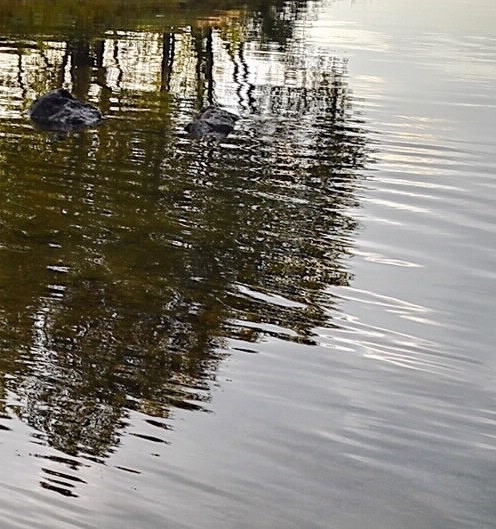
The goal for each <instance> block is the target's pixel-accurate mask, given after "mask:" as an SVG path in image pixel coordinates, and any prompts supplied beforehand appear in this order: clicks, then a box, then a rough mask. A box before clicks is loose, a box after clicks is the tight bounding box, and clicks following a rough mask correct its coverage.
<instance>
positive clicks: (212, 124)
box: [184, 106, 239, 139]
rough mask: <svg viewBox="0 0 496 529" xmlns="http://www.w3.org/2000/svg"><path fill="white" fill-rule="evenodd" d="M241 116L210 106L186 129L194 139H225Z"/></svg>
mask: <svg viewBox="0 0 496 529" xmlns="http://www.w3.org/2000/svg"><path fill="white" fill-rule="evenodd" d="M238 119H239V116H237V115H236V114H232V113H231V112H228V111H227V110H224V109H222V108H220V107H218V106H209V107H207V108H205V109H204V110H202V111H201V112H200V113H199V114H198V115H197V116H195V118H194V119H193V121H191V122H190V123H188V124H187V125H186V126H185V127H184V129H185V130H186V132H188V133H189V135H190V136H192V137H193V138H204V137H214V138H217V139H222V138H225V137H226V136H227V135H228V134H229V133H231V132H232V131H233V129H234V125H235V123H236V121H237V120H238Z"/></svg>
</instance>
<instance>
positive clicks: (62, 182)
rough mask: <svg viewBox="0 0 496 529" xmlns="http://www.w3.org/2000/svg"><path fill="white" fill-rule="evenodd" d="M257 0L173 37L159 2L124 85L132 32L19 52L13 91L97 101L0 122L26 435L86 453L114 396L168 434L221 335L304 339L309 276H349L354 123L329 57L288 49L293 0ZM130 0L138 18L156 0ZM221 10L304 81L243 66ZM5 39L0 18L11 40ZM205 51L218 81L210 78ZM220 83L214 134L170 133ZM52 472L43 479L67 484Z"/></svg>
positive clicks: (2, 359) (326, 317)
mask: <svg viewBox="0 0 496 529" xmlns="http://www.w3.org/2000/svg"><path fill="white" fill-rule="evenodd" d="M117 3H118V2H117ZM0 4H1V3H0ZM106 4H108V5H114V2H107V3H106ZM269 4H270V6H271V7H270V9H269V8H268V7H260V6H258V7H259V8H258V9H257V8H256V7H257V6H256V3H255V5H254V6H252V7H251V9H250V2H249V3H248V5H249V9H248V10H247V11H246V12H243V17H242V18H241V17H238V18H236V17H237V16H238V15H236V17H234V19H232V18H230V17H233V16H234V15H229V13H226V14H225V15H224V18H222V17H221V16H220V15H219V14H218V13H217V15H216V16H217V17H218V18H217V19H216V21H214V22H212V25H210V26H209V25H208V23H207V22H205V20H204V19H202V18H201V17H196V15H195V17H196V18H194V20H196V21H198V25H197V26H196V27H195V28H194V29H193V30H192V32H191V35H189V36H188V35H187V34H185V32H184V31H182V32H177V33H175V32H174V31H173V27H175V26H174V25H173V24H172V23H171V24H170V26H169V27H165V26H166V22H167V20H166V21H164V20H162V19H161V22H160V27H154V26H150V30H149V33H142V35H141V38H142V41H143V43H149V45H150V46H151V43H153V42H155V41H156V39H157V38H158V45H157V50H159V51H158V52H157V53H158V55H157V56H156V57H154V58H155V59H156V63H157V64H158V69H157V72H156V73H157V76H156V78H157V79H158V84H157V85H156V89H155V90H148V89H147V90H145V89H143V90H140V89H138V88H137V85H138V84H139V83H138V81H136V82H134V80H133V78H132V77H130V76H131V75H132V74H131V73H130V72H132V69H130V68H129V67H128V66H126V65H125V62H126V60H127V56H126V53H127V52H126V49H127V48H128V47H130V46H132V45H133V44H134V43H135V42H136V41H137V40H139V39H137V37H136V35H135V34H133V36H132V38H131V37H130V38H129V39H128V40H126V37H125V35H124V36H119V37H115V38H114V37H105V38H104V37H103V36H102V35H101V34H99V35H96V34H95V35H92V34H89V33H88V27H87V26H85V27H84V31H83V30H81V31H82V34H81V35H75V34H74V33H72V34H71V35H68V36H64V34H63V31H61V32H60V33H59V34H58V35H59V39H60V40H62V41H64V39H66V46H65V47H64V49H63V51H62V53H61V54H59V55H57V53H56V51H57V49H58V47H57V46H54V47H53V49H52V50H50V49H48V48H49V47H47V46H45V47H44V48H43V49H40V50H39V57H40V60H43V56H44V55H45V57H47V60H48V61H49V62H50V64H51V65H52V66H53V68H52V69H50V70H48V71H46V74H44V76H40V75H39V71H38V69H36V68H35V67H33V66H29V65H28V64H27V63H24V62H23V61H22V60H21V61H20V62H19V64H20V66H19V68H20V73H19V79H22V83H21V82H19V83H18V85H16V89H18V90H19V93H22V94H25V93H29V94H33V97H35V96H36V95H37V94H39V93H41V92H42V91H43V90H46V89H50V88H54V85H55V83H57V85H60V84H61V83H63V82H65V83H66V84H67V83H69V81H70V84H71V86H72V87H73V88H74V91H75V93H76V94H77V95H78V96H79V97H83V98H85V99H89V100H91V101H92V102H93V103H95V104H97V105H98V106H99V107H100V108H102V109H104V112H105V113H106V114H107V116H108V119H107V121H106V123H105V124H104V125H103V126H102V127H101V128H100V129H98V130H95V131H87V132H84V133H80V134H76V135H71V136H69V137H67V138H66V139H65V140H64V141H54V138H53V137H51V136H50V135H47V134H43V133H39V132H37V131H35V130H33V129H32V128H31V127H29V126H27V125H26V124H25V123H23V122H22V121H21V120H19V119H17V120H14V121H5V122H4V123H3V124H2V125H1V127H2V128H3V131H2V134H3V137H4V138H5V141H4V143H3V146H2V148H1V157H0V178H1V185H2V188H3V190H2V194H3V197H4V199H3V204H2V207H1V208H0V222H1V223H2V226H3V229H4V235H3V238H2V240H1V242H0V246H1V253H0V270H1V271H0V291H1V292H2V296H3V299H4V304H3V306H2V308H0V326H1V327H0V329H1V330H0V350H1V353H2V354H1V355H0V371H1V373H2V374H3V375H4V376H3V377H0V412H1V413H2V414H5V415H6V416H12V415H15V416H17V417H19V418H21V419H22V420H24V421H26V422H27V423H28V424H29V425H31V426H32V427H33V428H35V429H36V430H37V431H38V432H39V433H40V434H39V439H38V440H39V441H40V442H41V443H44V444H48V445H50V446H52V447H54V448H56V449H58V450H60V451H61V452H63V453H65V454H67V455H69V456H78V455H84V456H85V457H87V458H89V459H91V460H95V461H100V460H103V459H104V458H105V457H107V456H108V455H110V454H111V453H112V451H113V450H114V449H115V448H116V447H117V446H118V444H119V441H120V436H121V435H122V432H123V430H124V429H125V426H126V424H127V418H128V416H129V414H130V413H131V412H132V411H139V412H143V413H145V414H146V415H147V416H149V417H150V420H152V421H153V423H150V425H151V426H152V427H155V428H156V432H155V435H149V434H148V433H146V434H145V433H138V434H136V435H138V436H141V438H143V439H144V440H145V439H148V441H150V439H152V438H153V439H152V441H153V442H158V441H160V442H168V441H167V439H166V437H167V430H168V429H169V428H171V427H172V424H171V422H170V420H171V415H173V413H172V411H173V410H174V409H177V408H179V409H184V410H192V411H201V410H204V411H208V410H209V409H210V406H211V405H210V389H211V388H212V386H213V385H215V384H216V371H217V367H218V365H219V363H220V362H222V360H223V358H224V357H225V355H227V354H228V353H229V340H230V339H239V340H242V341H244V342H246V343H249V342H256V341H259V340H261V339H263V338H264V337H265V336H276V337H278V338H280V339H283V340H288V341H296V342H300V343H305V344H314V343H317V341H318V340H317V337H316V336H315V335H314V333H313V329H314V328H315V327H316V326H319V325H320V326H321V325H326V326H328V327H329V326H332V325H333V324H332V311H333V309H334V300H333V299H332V297H331V296H330V295H329V294H328V293H327V292H326V287H328V286H330V285H348V284H350V282H351V281H352V276H351V274H350V272H349V270H348V268H347V265H346V260H347V257H348V255H349V254H350V251H351V249H352V247H353V237H354V232H355V231H356V229H357V221H356V220H355V219H354V216H353V210H354V208H356V207H357V206H358V205H359V198H358V195H357V191H359V189H360V186H361V180H362V171H363V169H364V167H365V165H366V163H367V160H368V152H369V147H368V139H367V133H366V130H365V124H364V122H363V120H362V119H361V117H360V116H359V115H358V114H357V113H356V112H355V111H354V109H353V97H352V94H351V92H350V89H349V87H348V84H347V70H346V67H347V66H346V61H344V60H342V59H340V58H335V57H329V58H327V59H322V58H320V59H319V58H318V57H312V58H305V57H304V56H302V55H301V54H300V53H299V52H295V53H293V52H291V51H290V49H292V48H291V46H292V44H293V43H292V41H291V39H292V34H293V33H292V31H293V28H294V25H295V23H296V21H297V20H298V19H299V17H304V16H306V15H305V13H306V11H305V3H304V2H296V3H287V2H286V3H284V4H282V3H275V4H273V5H272V4H271V3H266V2H263V3H262V6H269ZM60 5H62V4H60ZM78 5H79V4H78ZM144 5H145V8H144V12H143V16H144V17H145V18H146V17H147V16H148V15H150V16H151V14H152V13H155V11H154V10H155V9H158V7H157V6H156V5H155V4H154V3H153V2H149V3H146V2H145V3H144ZM59 7H60V6H59V3H57V2H55V7H54V9H58V8H59ZM183 7H184V6H183ZM227 7H230V6H227ZM253 7H255V9H253ZM147 9H149V11H147ZM186 11H187V10H186ZM106 13H107V11H105V10H104V11H102V13H101V17H102V19H105V16H106ZM171 16H172V15H171ZM176 16H177V17H178V19H182V18H184V17H186V16H193V15H192V14H191V13H189V15H186V14H185V10H184V9H183V8H181V9H179V10H178V11H177V13H176V12H174V15H173V18H174V17H176ZM240 19H242V20H243V22H242V24H244V26H242V27H245V29H246V28H248V29H250V32H249V34H250V35H253V37H250V38H252V42H254V43H255V44H256V46H258V49H259V50H267V49H269V50H270V46H269V44H270V43H272V44H274V45H275V46H276V48H277V53H279V52H280V50H285V53H286V56H285V57H286V59H285V65H284V68H286V69H287V71H289V73H291V74H294V76H296V77H298V75H299V74H301V73H302V72H305V75H306V79H307V81H302V82H297V83H286V82H284V79H279V80H273V81H271V82H264V83H255V82H254V81H253V80H252V79H253V76H252V75H251V74H252V73H253V71H252V69H253V68H255V66H253V65H252V63H251V62H250V58H249V53H248V51H247V46H246V43H247V41H243V42H241V41H238V40H236V39H235V38H234V37H233V38H231V40H229V37H228V36H226V35H229V34H230V31H231V32H232V34H234V30H233V28H234V29H235V28H239V27H240V26H239V24H241V23H240V22H239V20H240ZM26 20H27V21H29V20H31V22H32V23H33V24H34V21H35V20H39V19H37V18H36V17H31V18H29V17H28V18H27V19H26ZM26 20H25V21H24V22H23V21H21V20H20V19H19V20H18V19H16V21H15V23H14V22H13V21H12V23H11V25H10V26H8V27H11V28H14V30H15V28H16V27H17V26H16V24H17V25H18V27H17V31H20V27H21V25H22V24H27V23H28V22H26ZM55 20H59V19H57V18H56V17H55ZM60 20H62V19H60ZM85 20H86V21H87V19H85ZM119 20H120V19H119ZM154 20H155V24H156V18H155V19H154ZM174 20H175V19H174ZM58 23H60V24H61V28H63V29H64V28H66V27H67V28H71V32H73V29H74V24H71V25H70V26H65V25H64V23H63V22H58ZM101 23H102V24H103V22H101ZM123 23H124V22H123ZM2 25H3V26H6V25H8V17H6V15H5V13H4V15H3V18H2ZM102 27H103V26H102ZM42 29H43V28H41V29H40V28H38V31H40V32H41V31H42ZM52 29H53V28H52ZM105 29H112V26H109V27H108V28H105ZM129 29H130V30H131V29H133V30H134V29H136V28H135V27H131V28H129ZM24 30H26V28H24ZM185 35H186V36H185ZM59 39H55V40H59ZM147 39H148V40H147ZM154 39H155V40H154ZM23 42H24V41H22V39H21V38H20V37H19V38H15V37H12V47H13V48H15V47H16V46H17V47H18V50H21V51H22V46H23V45H24V44H22V43H23ZM213 44H215V45H216V46H217V47H215V46H213ZM219 48H222V49H223V50H224V51H225V52H226V53H227V59H226V58H225V56H224V58H221V57H220V55H218V54H216V53H214V51H213V50H215V49H219ZM137 50H138V51H137V52H136V53H137V55H136V56H137V57H139V53H138V52H139V47H138V48H137ZM179 51H180V53H181V54H182V55H178V54H179ZM267 53H268V55H266V57H265V59H264V60H266V61H274V63H275V62H277V61H278V60H279V59H280V57H278V56H272V55H270V51H269V52H267ZM184 56H187V57H189V58H190V59H191V66H188V65H186V66H185V64H184V61H183V62H181V57H184ZM222 61H227V62H226V64H225V67H226V68H228V67H229V68H231V70H232V76H231V80H229V81H226V80H220V79H217V78H216V74H215V72H216V70H215V68H216V67H217V66H219V65H222V64H223V63H222ZM69 63H70V65H71V67H70V74H69V75H70V77H69V78H67V76H66V75H67V74H66V72H67V65H68V64H69ZM188 64H189V63H188ZM136 68H138V67H136ZM64 72H65V73H64ZM136 76H137V77H136V79H138V80H139V79H140V78H139V76H138V73H136ZM188 76H189V77H188ZM181 79H189V80H191V83H190V84H192V85H193V86H194V89H193V90H192V91H191V92H188V93H187V94H186V95H185V96H184V97H182V96H181V95H180V94H178V93H177V92H174V86H176V87H177V86H178V85H179V86H182V85H181V84H180V83H181V82H182V81H181ZM250 79H251V80H250ZM222 83H224V84H226V83H227V84H228V85H229V89H230V92H229V93H231V94H235V95H234V98H231V99H229V100H228V101H226V102H227V103H229V104H230V105H231V108H232V109H233V110H235V111H237V112H239V113H240V114H241V117H242V119H241V120H239V122H237V123H236V126H235V130H234V131H233V133H232V134H231V135H230V136H229V137H228V138H227V139H226V140H225V141H221V142H218V143H215V144H214V145H211V144H205V143H202V142H195V141H192V140H190V139H188V138H187V137H186V136H185V134H184V132H183V131H182V127H183V126H184V124H185V123H186V122H187V120H188V119H189V118H191V116H193V115H194V113H195V111H197V110H198V109H199V108H201V106H202V105H204V104H209V103H212V102H213V103H217V102H219V100H220V99H221V96H220V94H221V92H220V90H219V91H216V90H217V89H219V88H221V87H222V86H221V85H222ZM229 83H230V84H229ZM188 86H190V85H188ZM220 102H222V101H220ZM18 104H19V106H22V105H24V104H25V103H24V102H22V101H19V102H18ZM246 349H247V350H250V351H251V347H250V346H247V347H246ZM238 350H241V349H239V348H238ZM11 395H14V396H15V398H12V397H11ZM55 478H56V476H53V475H50V476H48V477H47V476H45V481H43V482H42V486H43V487H48V488H51V489H53V490H58V489H60V488H62V489H63V490H66V491H67V494H73V492H72V491H71V490H69V489H67V488H64V486H63V485H61V484H60V483H58V482H57V481H56V479H55ZM66 481H67V479H66V480H65V482H66ZM61 493H63V492H61Z"/></svg>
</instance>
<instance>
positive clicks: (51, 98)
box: [30, 88, 103, 131]
mask: <svg viewBox="0 0 496 529" xmlns="http://www.w3.org/2000/svg"><path fill="white" fill-rule="evenodd" d="M30 116H31V119H32V120H33V121H34V122H35V123H36V124H37V125H38V126H39V127H41V128H43V129H46V130H53V131H74V130H80V129H82V128H86V127H94V126H95V125H98V124H99V123H100V122H101V121H102V119H103V116H102V113H101V112H100V110H98V108H96V107H94V106H93V105H90V104H89V103H85V102H84V101H80V100H79V99H76V98H75V97H74V96H73V95H72V94H71V93H70V92H68V91H67V90H65V89H63V88H59V89H58V90H54V91H53V92H49V93H48V94H46V95H44V96H42V97H40V98H39V99H37V100H36V101H35V102H34V103H33V106H32V107H31V111H30Z"/></svg>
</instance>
